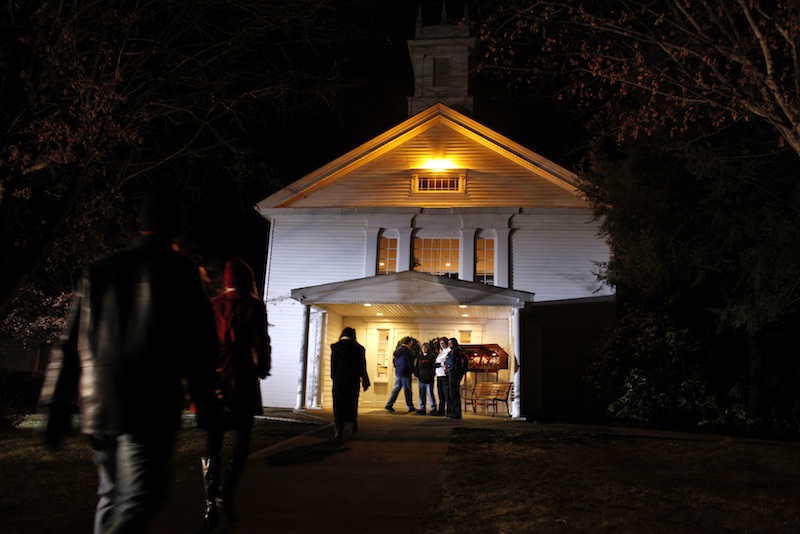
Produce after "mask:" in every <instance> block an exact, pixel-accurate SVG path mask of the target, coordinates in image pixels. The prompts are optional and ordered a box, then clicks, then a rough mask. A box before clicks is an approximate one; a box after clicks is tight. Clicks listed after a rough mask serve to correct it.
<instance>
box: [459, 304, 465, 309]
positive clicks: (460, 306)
mask: <svg viewBox="0 0 800 534" xmlns="http://www.w3.org/2000/svg"><path fill="white" fill-rule="evenodd" d="M458 307H459V308H462V309H463V308H466V307H467V305H466V304H459V305H458Z"/></svg>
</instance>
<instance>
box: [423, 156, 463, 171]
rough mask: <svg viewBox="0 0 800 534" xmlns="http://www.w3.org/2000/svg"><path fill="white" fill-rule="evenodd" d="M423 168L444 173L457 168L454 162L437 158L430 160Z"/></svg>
mask: <svg viewBox="0 0 800 534" xmlns="http://www.w3.org/2000/svg"><path fill="white" fill-rule="evenodd" d="M422 168H423V169H428V170H432V171H443V170H446V169H455V168H456V166H455V165H454V164H453V162H452V161H450V160H447V159H445V158H435V159H429V160H428V161H426V162H425V163H423V164H422Z"/></svg>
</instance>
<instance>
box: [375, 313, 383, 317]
mask: <svg viewBox="0 0 800 534" xmlns="http://www.w3.org/2000/svg"><path fill="white" fill-rule="evenodd" d="M375 315H377V316H378V317H383V314H382V313H381V312H378V313H376V314H375Z"/></svg>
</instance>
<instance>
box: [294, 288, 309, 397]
mask: <svg viewBox="0 0 800 534" xmlns="http://www.w3.org/2000/svg"><path fill="white" fill-rule="evenodd" d="M310 323H311V306H310V305H308V304H306V305H305V306H303V332H302V337H301V338H300V376H298V380H297V402H296V404H295V407H294V409H295V410H302V409H304V408H305V407H306V381H307V377H306V371H307V369H308V330H309V326H310Z"/></svg>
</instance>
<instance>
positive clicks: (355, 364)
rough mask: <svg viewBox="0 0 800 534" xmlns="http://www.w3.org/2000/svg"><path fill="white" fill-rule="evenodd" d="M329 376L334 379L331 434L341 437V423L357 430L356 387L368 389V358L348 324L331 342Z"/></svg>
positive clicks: (357, 390) (357, 389)
mask: <svg viewBox="0 0 800 534" xmlns="http://www.w3.org/2000/svg"><path fill="white" fill-rule="evenodd" d="M331 379H332V380H333V421H334V430H333V435H334V437H335V438H336V439H341V437H342V430H343V428H344V423H352V424H353V433H355V432H356V431H358V396H359V393H360V392H359V388H360V387H361V388H363V389H364V391H367V389H368V388H369V385H370V382H369V376H368V375H367V358H366V352H365V350H364V347H363V346H362V345H360V344H359V343H358V341H356V331H355V330H354V329H352V328H350V327H349V326H348V327H346V328H345V329H344V330H342V335H341V336H340V337H339V341H337V342H336V343H334V344H333V345H331Z"/></svg>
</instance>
